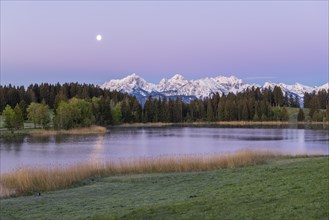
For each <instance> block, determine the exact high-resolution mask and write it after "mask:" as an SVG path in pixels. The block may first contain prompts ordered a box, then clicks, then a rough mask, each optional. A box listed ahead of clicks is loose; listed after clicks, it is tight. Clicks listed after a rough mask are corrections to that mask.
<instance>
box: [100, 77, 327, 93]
mask: <svg viewBox="0 0 329 220" xmlns="http://www.w3.org/2000/svg"><path fill="white" fill-rule="evenodd" d="M275 86H279V87H280V88H281V89H282V91H283V92H284V93H288V94H292V95H298V96H299V97H300V98H303V96H304V93H305V92H308V93H311V92H313V91H316V92H317V91H319V90H322V89H329V83H326V84H324V85H323V86H319V87H309V86H305V85H302V84H300V83H295V84H293V85H287V84H284V83H273V82H266V83H264V85H263V86H262V87H261V86H259V85H256V84H247V83H245V82H243V80H241V79H239V78H237V77H235V76H230V77H226V76H217V77H214V78H211V77H210V78H209V77H206V78H202V79H197V80H187V79H185V78H184V77H183V76H182V75H180V74H175V75H174V76H173V77H172V78H170V79H162V80H161V81H160V82H159V83H158V84H152V83H148V82H146V81H145V80H144V79H143V78H141V77H140V76H138V75H137V74H135V73H133V74H131V75H128V76H127V77H125V78H123V79H114V80H111V81H108V82H105V83H104V84H103V85H102V86H101V88H106V89H110V90H117V91H120V92H127V93H130V94H132V95H136V96H138V97H147V96H149V95H152V94H157V95H162V96H170V97H177V96H181V97H184V96H185V97H195V98H206V97H209V96H211V95H213V94H215V93H219V94H228V93H230V92H232V93H238V92H242V91H244V90H246V89H247V88H251V87H260V88H263V89H264V88H268V89H274V87H275Z"/></svg>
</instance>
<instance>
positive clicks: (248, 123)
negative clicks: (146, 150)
mask: <svg viewBox="0 0 329 220" xmlns="http://www.w3.org/2000/svg"><path fill="white" fill-rule="evenodd" d="M209 125H225V126H226V125H229V126H253V125H255V126H259V125H264V126H271V125H329V122H328V121H325V122H311V121H310V122H308V121H305V122H289V121H216V122H179V123H166V122H154V123H153V122H147V123H123V124H118V125H111V126H108V127H107V128H129V127H131V128H134V127H136V128H138V127H166V126H168V127H170V126H209Z"/></svg>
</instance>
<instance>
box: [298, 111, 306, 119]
mask: <svg viewBox="0 0 329 220" xmlns="http://www.w3.org/2000/svg"><path fill="white" fill-rule="evenodd" d="M304 120H305V114H304V111H303V109H301V108H300V109H299V111H298V115H297V121H304Z"/></svg>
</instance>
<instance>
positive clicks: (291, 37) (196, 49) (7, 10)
mask: <svg viewBox="0 0 329 220" xmlns="http://www.w3.org/2000/svg"><path fill="white" fill-rule="evenodd" d="M97 34H101V35H102V36H103V40H102V41H101V42H97V41H96V35H97ZM130 73H137V74H138V75H140V76H142V77H143V78H144V79H146V80H147V81H150V82H154V83H157V82H159V81H160V79H162V78H164V77H165V78H170V77H172V76H173V75H174V74H176V73H180V74H182V75H184V76H185V77H186V78H187V79H198V78H202V77H207V76H208V77H214V76H218V75H224V76H230V75H234V76H236V77H238V78H242V79H243V80H245V81H246V82H249V83H258V84H263V83H264V82H265V81H272V82H285V83H288V84H292V83H294V82H296V81H297V82H300V83H302V84H306V85H310V86H318V85H322V84H324V83H326V82H328V1H267V2H261V1H233V2H230V1H218V2H214V1H206V2H204V1H191V2H188V1H180V2H172V1H161V2H148V1H138V2H132V1H124V2H119V1H114V2H110V1H97V2H93V1H81V2H79V1H69V2H65V1H57V2H56V1H45V2H42V1H14V2H10V1H1V84H9V83H12V84H14V85H28V84H30V83H35V82H36V83H39V82H50V83H55V82H61V83H63V82H72V81H73V82H85V83H96V84H101V83H103V82H104V81H108V80H110V79H115V78H122V77H124V76H126V75H128V74H130Z"/></svg>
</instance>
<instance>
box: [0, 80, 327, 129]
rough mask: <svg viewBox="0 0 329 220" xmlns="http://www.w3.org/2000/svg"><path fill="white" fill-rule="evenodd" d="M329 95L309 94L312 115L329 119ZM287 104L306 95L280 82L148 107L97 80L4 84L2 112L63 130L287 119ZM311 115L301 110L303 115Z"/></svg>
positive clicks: (9, 122)
mask: <svg viewBox="0 0 329 220" xmlns="http://www.w3.org/2000/svg"><path fill="white" fill-rule="evenodd" d="M328 97H329V91H325V90H322V91H320V92H318V93H306V94H305V96H304V107H305V108H309V109H310V111H309V115H308V118H309V120H313V121H323V120H329V112H328V111H329V110H328ZM286 107H295V108H300V100H299V98H298V97H295V96H293V95H288V94H287V93H285V94H284V93H283V92H282V90H281V88H280V87H275V88H274V89H273V90H271V89H263V90H261V89H260V88H254V87H253V88H252V89H247V90H245V91H244V92H240V93H237V94H233V93H229V94H227V95H219V94H218V93H216V94H213V95H212V96H211V98H205V99H195V100H192V101H191V102H190V103H184V102H183V101H182V100H181V99H180V98H176V99H166V98H163V99H157V98H152V97H148V99H147V101H146V102H145V104H144V105H143V106H142V105H141V104H140V103H139V102H138V100H137V99H136V97H134V96H130V95H128V94H123V93H120V92H117V91H110V90H106V89H105V90H104V89H101V88H100V87H98V86H95V85H92V84H79V83H65V84H62V85H61V84H59V83H57V84H48V83H42V84H32V85H30V86H28V87H27V88H25V87H24V86H12V85H8V86H7V85H5V86H0V112H2V116H3V117H5V119H6V120H4V122H5V125H6V126H7V128H11V129H19V128H21V127H22V123H23V122H22V121H23V120H30V121H32V122H33V123H34V125H35V126H36V127H43V128H47V127H49V126H50V124H52V125H53V127H54V128H58V129H70V128H75V127H85V126H89V125H92V124H97V125H102V126H108V125H113V124H120V123H136V122H173V123H181V122H206V121H208V122H212V121H287V120H289V114H288V112H287V109H286ZM320 109H327V111H321V110H320ZM305 118H306V116H305V115H304V112H303V109H300V110H299V114H298V120H299V121H303V120H305Z"/></svg>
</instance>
